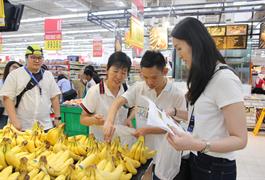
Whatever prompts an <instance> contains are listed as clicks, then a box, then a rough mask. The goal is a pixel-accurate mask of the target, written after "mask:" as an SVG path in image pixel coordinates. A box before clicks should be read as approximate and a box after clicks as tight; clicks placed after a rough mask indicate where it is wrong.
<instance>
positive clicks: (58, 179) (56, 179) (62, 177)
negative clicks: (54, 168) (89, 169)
mask: <svg viewBox="0 0 265 180" xmlns="http://www.w3.org/2000/svg"><path fill="white" fill-rule="evenodd" d="M65 178H66V177H65V175H63V174H62V175H60V176H58V177H57V178H55V180H65Z"/></svg>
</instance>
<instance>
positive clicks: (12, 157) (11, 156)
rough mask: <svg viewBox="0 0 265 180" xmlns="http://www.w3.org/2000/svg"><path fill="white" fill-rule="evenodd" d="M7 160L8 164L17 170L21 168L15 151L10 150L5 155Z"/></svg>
mask: <svg viewBox="0 0 265 180" xmlns="http://www.w3.org/2000/svg"><path fill="white" fill-rule="evenodd" d="M5 159H6V162H7V164H9V165H12V166H14V167H15V168H19V165H20V162H19V159H18V158H17V157H16V154H15V153H14V152H13V151H11V150H8V151H7V152H6V153H5Z"/></svg>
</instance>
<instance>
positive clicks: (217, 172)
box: [189, 153, 236, 180]
mask: <svg viewBox="0 0 265 180" xmlns="http://www.w3.org/2000/svg"><path fill="white" fill-rule="evenodd" d="M189 160H190V170H191V179H192V180H236V161H235V160H233V161H230V160H228V159H223V158H216V157H212V156H209V155H206V154H202V153H198V156H196V155H194V154H193V153H190V159H189Z"/></svg>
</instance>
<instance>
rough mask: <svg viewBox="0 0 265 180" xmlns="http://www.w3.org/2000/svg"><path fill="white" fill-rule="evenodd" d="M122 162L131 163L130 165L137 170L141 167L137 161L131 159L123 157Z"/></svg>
mask: <svg viewBox="0 0 265 180" xmlns="http://www.w3.org/2000/svg"><path fill="white" fill-rule="evenodd" d="M124 160H125V161H130V162H131V163H132V165H133V166H134V167H135V168H138V167H140V166H141V163H140V162H139V161H136V160H134V159H131V158H129V157H126V156H125V157H124Z"/></svg>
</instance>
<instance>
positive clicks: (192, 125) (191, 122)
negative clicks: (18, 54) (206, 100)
mask: <svg viewBox="0 0 265 180" xmlns="http://www.w3.org/2000/svg"><path fill="white" fill-rule="evenodd" d="M194 106H195V105H193V108H192V111H191V115H190V122H189V126H188V132H190V133H192V131H193V129H194V125H195V117H194V115H193V113H194Z"/></svg>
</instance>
